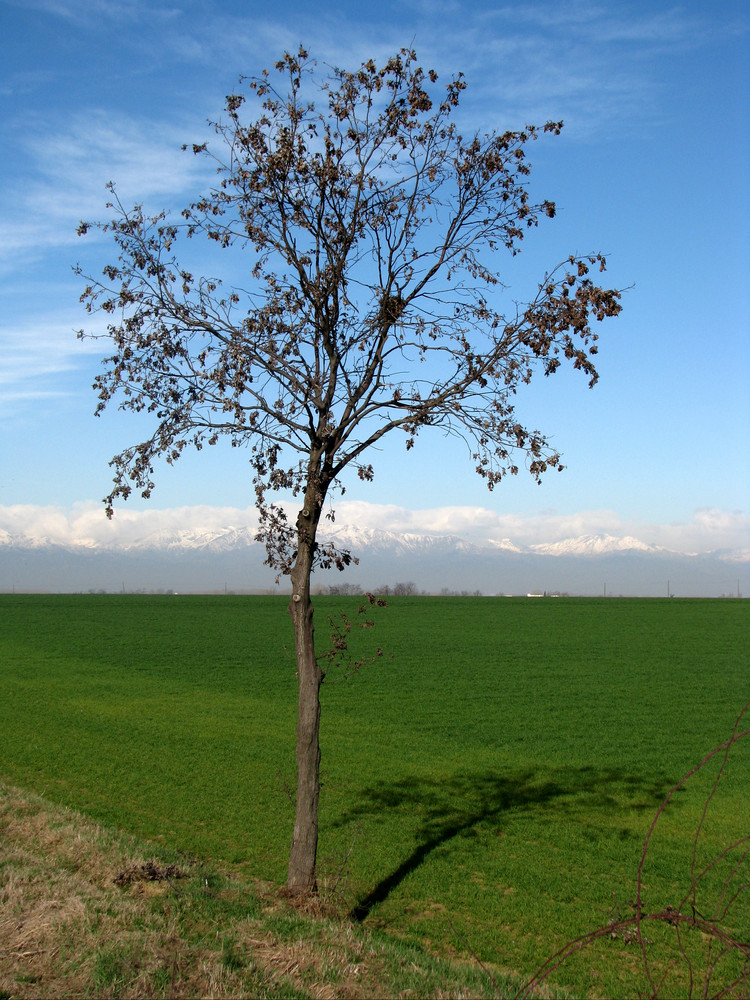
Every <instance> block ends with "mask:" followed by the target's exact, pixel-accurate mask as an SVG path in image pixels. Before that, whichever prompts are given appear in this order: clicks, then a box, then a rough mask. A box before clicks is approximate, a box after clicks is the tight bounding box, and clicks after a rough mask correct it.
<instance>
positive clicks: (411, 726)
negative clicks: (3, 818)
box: [0, 595, 750, 996]
mask: <svg viewBox="0 0 750 1000" xmlns="http://www.w3.org/2000/svg"><path fill="white" fill-rule="evenodd" d="M357 604H358V602H357V600H356V599H349V598H346V599H342V598H319V599H317V602H316V607H317V611H316V624H317V628H318V635H319V638H320V640H321V645H322V644H324V642H325V638H326V633H327V628H326V626H327V621H326V619H327V616H328V615H329V614H333V613H335V612H336V610H337V609H338V608H340V607H344V608H346V609H347V611H348V613H350V614H351V615H352V617H356V607H357ZM749 640H750V604H748V602H744V601H729V600H724V601H718V600H717V601H708V600H706V601H702V600H694V601H692V600H691V601H683V600H672V601H668V600H663V601H660V600H605V599H598V600H597V599H591V600H584V599H571V600H567V599H556V600H534V601H532V600H520V599H519V600H517V599H513V600H511V599H494V598H467V599H461V598H400V599H398V598H392V599H391V600H390V603H389V607H388V608H387V609H384V610H382V611H380V612H379V613H378V615H377V622H376V626H375V628H373V629H368V630H363V631H359V630H357V631H356V635H355V639H354V641H353V646H356V644H361V651H362V652H363V653H367V652H368V650H369V649H371V648H374V647H375V646H381V647H382V648H383V649H384V651H385V653H386V654H387V655H386V656H384V657H382V658H380V659H378V660H377V661H376V662H374V663H370V664H366V665H365V666H364V667H363V668H362V670H361V671H360V672H359V673H357V674H355V675H354V676H352V677H350V678H349V679H348V680H345V679H344V678H343V671H342V670H341V669H338V668H334V669H332V670H331V671H330V673H329V677H328V679H327V680H326V683H325V684H324V688H323V693H322V700H323V717H322V718H323V721H322V736H321V743H322V776H323V792H322V797H321V840H320V851H319V857H320V869H321V882H322V884H323V886H324V888H325V889H326V890H327V891H330V892H333V891H334V889H335V895H336V899H337V900H338V901H339V903H340V905H341V906H342V907H345V908H349V909H351V910H353V911H354V912H355V913H356V915H357V916H358V917H360V918H363V919H364V920H365V923H366V924H369V925H371V926H372V927H375V928H377V927H382V928H387V929H389V930H390V931H393V932H395V933H398V934H400V935H403V936H405V937H407V938H412V939H414V940H418V941H419V942H420V943H422V944H426V945H427V946H428V947H431V948H433V949H434V950H435V951H437V952H440V953H446V954H451V953H460V954H465V953H467V951H468V948H469V947H470V948H471V950H472V951H473V952H474V953H475V954H476V956H478V957H479V958H481V959H482V960H487V961H491V962H494V963H496V964H497V965H499V966H502V967H506V968H509V969H513V970H518V971H521V972H525V973H531V972H533V971H534V969H535V968H536V967H537V966H538V965H540V964H541V962H542V961H543V960H544V959H545V958H546V957H547V956H548V955H549V954H551V953H552V952H553V951H555V950H556V948H558V947H560V946H562V945H563V944H564V943H565V942H566V941H567V940H569V939H571V938H573V937H575V936H576V935H578V934H580V933H583V932H584V931H586V930H589V929H591V928H593V927H595V926H598V925H601V924H604V923H606V922H607V920H608V919H609V918H610V917H611V916H612V914H613V913H614V912H616V911H618V910H619V911H621V912H624V911H625V910H626V909H627V905H628V902H629V901H630V900H631V899H632V898H633V896H634V893H635V876H636V870H637V866H638V862H639V859H640V855H641V850H642V846H643V841H644V837H645V835H646V832H647V830H648V828H649V825H650V823H651V820H652V818H653V815H654V812H655V810H656V808H657V806H658V804H659V803H660V802H661V800H662V799H663V797H664V795H665V794H666V792H667V791H668V790H669V788H670V787H671V786H672V785H673V784H674V783H675V782H676V781H677V780H679V779H680V778H681V777H682V776H683V775H684V774H685V773H686V772H687V771H688V770H689V769H690V768H691V767H692V766H693V765H695V764H697V763H698V762H699V761H700V760H701V759H702V758H703V756H704V755H705V754H706V753H707V752H708V751H709V750H711V749H712V748H713V747H714V746H715V745H716V744H718V743H720V742H722V741H723V740H724V739H726V738H727V737H728V736H729V735H730V734H731V731H732V726H733V724H734V721H735V718H736V716H737V714H738V712H739V710H740V709H741V707H742V705H743V704H744V702H745V701H746V700H747V699H748V697H750V642H749ZM295 713H296V680H295V668H294V661H293V656H292V652H291V627H290V623H289V619H288V615H287V613H286V602H285V600H284V599H280V598H262V597H174V596H167V597H129V596H33V597H32V596H11V595H5V596H1V597H0V733H2V736H1V737H0V747H1V748H0V777H1V778H2V779H3V780H5V781H7V782H9V783H12V784H15V785H23V786H25V787H27V788H30V789H32V790H34V791H36V792H38V793H39V794H42V795H44V796H46V797H47V798H48V799H51V800H53V801H57V802H60V803H64V804H66V805H69V806H72V807H75V808H77V809H80V810H82V811H83V812H85V813H86V814H87V815H89V816H91V817H92V818H95V819H98V820H100V821H103V822H105V823H107V824H111V825H115V826H118V827H121V828H123V829H125V830H128V831H130V832H132V833H134V834H136V835H138V836H141V837H145V838H148V839H150V840H152V841H155V842H157V843H162V844H165V845H169V846H170V847H174V848H176V849H178V850H180V851H184V852H188V853H192V854H197V855H199V856H201V857H209V858H211V859H212V860H214V861H215V862H218V863H221V864H224V865H226V866H227V867H232V868H233V870H234V871H236V872H238V873H241V874H243V875H245V876H247V877H249V878H256V879H263V880H269V881H272V882H283V880H284V875H285V864H286V854H287V850H288V841H289V838H290V835H291V827H292V822H293V808H292V804H291V794H292V792H293V786H294V776H295V766H294V737H295ZM748 743H750V740H745V741H744V742H741V743H739V744H737V745H736V746H735V748H734V749H733V753H732V757H731V759H730V762H729V765H728V766H727V768H726V770H725V772H724V775H723V777H722V781H721V783H720V786H719V789H718V791H717V794H716V795H715V797H714V799H713V800H712V803H711V809H710V811H709V814H708V819H707V821H706V823H705V824H704V828H703V832H702V836H701V840H700V843H699V848H698V857H697V864H698V866H699V867H700V866H701V865H704V864H706V863H707V862H708V861H709V860H710V859H712V858H714V857H715V856H716V855H718V853H719V852H720V851H721V850H722V849H723V847H726V846H728V845H729V844H730V843H731V842H733V841H734V840H735V839H736V838H737V837H739V836H743V835H747V834H748V832H750V806H749V805H748V803H749V802H750V795H748V791H749V790H750V767H748V764H749V763H750V746H748V745H747V744H748ZM715 774H716V765H715V764H712V765H711V766H710V767H707V768H705V769H704V770H703V771H701V772H700V774H699V775H697V776H696V778H695V779H694V780H693V781H692V782H691V783H690V785H689V786H688V788H687V789H686V790H685V791H684V792H681V793H680V794H679V795H677V796H676V797H675V800H674V802H673V804H672V805H671V806H670V808H669V810H668V811H667V813H666V814H665V815H664V816H663V818H662V820H661V821H660V824H659V826H658V827H657V831H656V834H655V836H654V839H653V842H652V845H651V850H650V852H649V858H648V861H647V864H646V867H645V869H644V898H645V899H646V903H647V905H648V906H649V907H650V908H656V907H661V906H664V905H666V904H667V903H669V902H671V901H676V900H677V899H679V897H681V895H682V894H683V892H684V890H685V888H686V887H687V885H688V884H689V873H690V864H691V855H692V836H693V833H694V831H695V829H696V827H697V824H698V822H699V820H700V816H701V809H702V807H703V803H704V801H705V799H706V796H707V795H708V793H709V791H710V788H711V784H712V781H713V779H714V777H715ZM746 869H747V862H745V881H746V882H747V881H748V880H747V877H746V876H747V871H746ZM714 871H715V875H716V877H715V878H714V879H713V887H708V889H706V890H704V889H702V890H701V891H706V892H707V893H708V895H709V896H710V894H711V892H714V893H720V891H721V886H722V884H723V879H724V876H725V872H724V870H723V869H722V868H721V866H717V868H716V869H715V870H714ZM717 898H718V897H717ZM714 902H715V900H714ZM705 905H706V906H710V905H713V903H712V901H711V900H710V899H707V900H706V901H705ZM731 919H732V920H733V921H734V923H733V925H732V926H733V928H734V930H735V931H736V932H737V933H739V934H744V935H745V940H747V938H748V936H749V935H750V906H748V900H747V898H746V895H745V896H741V897H740V898H739V900H738V901H737V902H736V903H735V905H734V907H733V909H732V911H731ZM639 975H640V973H639V972H638V954H637V953H636V949H635V948H633V947H628V946H626V945H625V944H623V942H622V941H621V940H619V939H618V940H605V941H604V942H603V943H601V944H600V945H598V946H597V947H596V949H589V950H587V951H585V952H583V953H581V954H580V955H577V956H575V957H574V958H573V959H571V960H570V961H569V962H568V963H566V965H565V966H564V967H563V968H562V969H561V970H559V971H558V973H556V974H555V977H554V981H557V982H560V983H563V984H567V985H570V986H571V987H572V988H573V989H574V990H575V991H576V992H577V993H578V994H580V995H583V994H584V992H589V993H591V994H592V995H599V996H628V995H632V994H633V990H634V987H635V986H636V985H638V983H639V982H640V980H638V979H637V977H638V976H639ZM675 975H677V976H678V978H677V979H675V984H676V985H675V986H674V990H675V991H676V992H675V993H674V994H671V995H678V996H679V995H681V993H680V988H682V989H683V993H684V983H683V984H682V987H680V980H679V974H678V973H675ZM670 981H671V980H668V981H667V984H665V992H664V995H670V994H669V992H668V989H669V982H670Z"/></svg>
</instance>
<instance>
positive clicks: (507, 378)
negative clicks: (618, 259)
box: [79, 48, 621, 887]
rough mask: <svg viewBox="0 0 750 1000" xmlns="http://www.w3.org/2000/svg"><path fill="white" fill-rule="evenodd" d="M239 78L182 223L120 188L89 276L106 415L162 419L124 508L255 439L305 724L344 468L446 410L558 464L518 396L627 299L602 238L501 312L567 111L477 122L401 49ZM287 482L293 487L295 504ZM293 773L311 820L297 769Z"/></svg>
mask: <svg viewBox="0 0 750 1000" xmlns="http://www.w3.org/2000/svg"><path fill="white" fill-rule="evenodd" d="M241 84H242V87H241V88H240V89H241V91H242V92H238V93H234V94H231V95H229V96H228V97H227V99H226V103H225V111H224V115H223V117H222V118H220V119H219V120H217V121H216V122H215V123H213V129H214V132H215V135H216V140H217V141H216V143H215V144H214V143H213V142H212V143H210V144H206V143H201V144H196V145H193V146H192V147H190V146H188V147H186V149H187V150H188V152H189V151H190V150H191V149H192V152H193V153H194V154H195V155H197V156H207V157H209V158H211V159H212V160H213V161H214V163H215V166H216V170H217V174H216V176H217V182H216V184H215V185H214V186H213V187H212V188H211V190H209V191H208V193H206V194H205V195H204V196H202V197H200V198H198V199H197V200H196V201H195V202H193V203H192V204H190V205H189V206H188V207H187V208H185V209H184V211H183V212H182V215H181V216H180V217H179V219H172V218H171V217H169V216H168V215H167V214H166V213H161V214H158V215H155V216H149V215H147V214H145V213H144V211H143V208H142V207H141V206H136V207H134V208H132V209H127V208H126V207H125V206H124V205H123V204H122V203H121V201H120V200H119V198H118V197H117V195H116V192H115V189H114V187H112V193H113V197H112V201H111V202H110V204H109V206H108V207H109V208H111V209H113V210H114V218H113V219H112V221H109V222H107V223H104V224H98V225H99V227H100V228H101V229H103V230H104V231H105V232H107V233H109V234H111V236H112V238H113V239H114V242H115V245H116V247H117V251H118V257H117V261H116V262H115V263H113V264H110V265H108V266H107V267H105V268H104V271H103V277H97V278H92V277H88V278H87V279H86V280H87V285H86V288H85V290H84V292H83V295H82V301H83V302H84V303H85V305H86V308H87V309H88V310H89V311H92V310H96V309H101V310H103V311H104V312H105V313H106V314H107V316H108V318H109V323H108V328H107V334H106V335H107V337H108V338H109V340H110V341H111V343H112V345H113V352H112V353H111V354H110V356H109V357H107V358H106V360H105V370H104V372H103V373H102V374H100V375H99V376H98V377H97V379H96V384H95V388H96V391H97V392H98V395H99V403H98V407H97V412H101V411H102V410H103V409H104V408H105V407H107V406H108V405H109V404H110V403H112V402H114V401H117V403H118V405H119V406H120V408H122V409H125V410H131V411H134V412H145V413H147V414H150V415H152V417H153V433H152V434H151V435H150V436H149V437H148V438H147V439H146V440H144V441H142V442H140V443H138V444H136V445H134V446H132V447H128V448H126V449H125V450H123V451H122V452H120V453H119V454H118V455H116V456H115V458H114V459H113V462H112V464H113V467H114V471H115V479H114V488H113V489H112V491H111V493H110V494H109V496H108V497H107V499H106V503H107V509H108V512H109V514H110V515H111V513H112V510H113V504H114V503H115V501H116V500H118V499H125V498H127V497H128V495H129V494H130V493H131V491H132V490H133V489H137V490H138V491H140V492H141V494H142V495H143V496H144V497H148V496H150V494H151V491H152V489H153V488H154V465H155V462H156V460H157V459H159V458H166V459H167V461H169V462H174V461H176V460H177V459H178V458H179V457H180V455H181V453H182V452H183V450H184V449H185V448H186V447H194V448H198V449H200V448H202V447H203V446H204V445H206V444H208V445H211V444H215V443H216V442H217V441H218V440H219V438H220V437H221V436H226V437H228V438H229V440H230V441H231V443H232V445H236V446H247V448H248V449H249V457H250V461H251V463H252V468H253V472H254V483H255V491H256V499H257V503H258V507H259V510H260V515H261V528H260V534H259V538H260V539H261V540H262V541H263V542H264V543H265V546H266V552H267V560H268V562H269V563H270V564H271V565H272V566H274V567H275V568H276V569H277V570H278V571H279V572H280V573H282V574H289V575H290V576H291V580H292V588H293V595H292V602H291V604H290V610H291V612H292V617H293V619H294V621H295V634H296V637H297V658H298V666H299V670H300V726H301V727H302V728H304V726H303V722H302V717H303V709H302V703H303V694H302V692H303V688H304V687H305V683H306V682H305V680H304V677H307V676H308V674H309V677H310V685H311V687H310V690H309V691H308V696H309V697H312V695H311V693H310V692H311V691H312V688H315V691H316V692H317V687H315V685H316V684H317V686H318V687H319V684H320V680H321V679H322V671H321V668H320V664H319V662H318V659H319V658H317V657H316V654H315V650H314V640H313V631H312V609H311V606H310V573H311V572H312V570H313V568H314V566H316V565H318V566H323V567H330V566H332V565H336V566H338V567H339V568H343V567H344V566H345V565H346V564H347V563H348V562H349V561H350V558H351V557H350V554H349V553H348V552H337V551H336V550H335V549H334V548H333V547H332V546H330V545H326V544H320V543H319V539H318V526H319V521H320V518H321V514H322V512H323V505H324V501H325V500H326V498H327V497H329V496H330V493H331V491H332V489H334V488H335V487H336V486H337V485H338V484H340V483H341V476H342V473H343V472H344V470H346V469H354V470H356V472H357V474H358V475H359V477H360V478H361V479H362V480H370V479H372V477H373V475H374V468H373V465H372V463H371V461H370V451H371V449H372V446H373V445H375V444H376V443H377V442H379V441H381V439H383V438H384V437H385V436H386V435H388V434H391V432H400V434H401V435H403V437H402V442H403V446H404V447H405V448H406V449H407V450H408V449H411V448H412V447H413V446H414V445H415V443H416V440H417V438H418V436H419V434H420V433H421V432H422V431H424V430H425V429H426V428H434V427H439V428H442V429H443V430H444V431H446V432H448V433H451V434H457V435H460V436H461V437H462V438H463V439H464V440H465V441H466V442H467V443H468V445H469V448H470V453H471V456H472V461H473V465H474V467H475V469H476V472H477V473H478V474H479V475H480V476H481V477H482V478H483V479H484V480H485V481H486V483H487V485H488V487H489V488H490V489H493V488H494V487H495V486H496V485H497V484H498V483H499V482H500V481H501V480H502V478H503V477H504V476H506V475H508V474H516V473H518V471H519V469H520V468H521V467H523V466H524V465H525V467H526V468H527V469H528V471H529V472H530V474H531V475H532V476H533V477H534V478H536V479H537V480H539V479H540V478H541V477H542V475H543V474H544V473H545V472H546V471H547V470H548V469H551V468H560V456H559V454H558V453H557V451H556V450H554V449H553V448H552V447H551V446H550V443H549V441H548V439H547V437H545V436H544V435H543V434H542V433H540V432H539V431H536V430H533V429H531V428H530V427H528V426H526V425H525V424H524V423H522V422H521V420H520V419H519V417H518V416H517V414H516V409H515V397H516V393H517V391H518V390H519V388H520V387H521V386H522V385H524V384H526V383H528V382H530V380H531V379H532V377H533V376H534V375H535V374H537V373H541V374H544V375H546V376H549V375H552V374H553V373H554V372H555V371H556V370H557V369H558V368H559V367H560V365H561V364H563V363H569V364H570V365H572V366H573V367H574V368H576V369H579V370H580V371H581V372H582V373H583V375H584V376H585V378H586V379H587V380H588V383H589V385H593V384H594V383H595V382H596V380H597V372H596V368H595V363H594V359H595V355H596V352H597V339H598V338H597V333H596V332H595V331H594V330H593V329H592V324H593V323H598V322H599V321H601V320H603V319H605V318H606V317H611V316H616V315H617V314H618V313H619V312H620V308H621V307H620V295H619V292H618V291H617V290H615V289H607V288H603V287H600V286H599V285H597V284H596V283H595V280H594V278H593V277H592V269H593V270H594V272H595V273H596V272H597V271H599V272H601V271H604V270H605V260H604V258H603V257H602V255H601V254H599V253H591V254H588V255H586V256H577V255H571V256H569V257H568V258H566V259H565V260H563V261H561V262H560V263H558V264H556V265H555V266H554V267H552V268H551V269H550V270H549V271H548V272H547V273H545V274H543V275H541V276H540V280H539V282H538V286H537V288H536V289H535V291H534V293H533V295H531V296H530V297H529V299H528V300H527V301H525V302H523V303H519V302H513V303H512V304H511V305H510V307H509V308H508V307H507V305H506V306H505V307H504V310H505V311H502V307H503V305H504V299H505V296H503V295H502V294H501V293H502V290H503V261H504V260H505V259H506V255H507V254H510V255H516V254H517V253H518V252H519V251H520V249H521V246H522V243H523V240H524V238H525V236H526V234H527V233H528V232H529V231H530V230H532V229H534V228H535V227H536V226H537V225H538V224H539V222H540V220H541V219H545V218H549V219H551V218H553V217H554V215H555V204H554V202H552V201H549V200H539V201H534V200H533V199H532V197H531V195H530V193H529V188H528V185H529V176H530V167H529V164H528V161H527V148H528V146H529V144H530V143H531V142H533V141H535V140H536V139H537V138H538V137H539V136H540V135H542V134H544V133H550V134H552V135H557V134H559V132H560V130H561V128H562V122H548V123H547V124H546V125H544V126H542V127H540V128H539V127H536V126H533V125H527V126H525V127H524V128H522V129H520V130H518V131H505V132H502V133H496V132H488V133H486V134H479V133H472V134H470V135H467V136H464V135H462V134H461V132H460V131H459V129H458V126H457V124H456V120H455V118H456V112H457V109H458V105H459V99H460V96H461V93H462V91H463V90H464V88H465V81H464V79H463V77H462V76H461V75H459V76H457V77H455V78H453V79H451V80H449V81H448V83H447V85H444V86H442V87H441V86H439V84H438V78H437V74H436V73H435V72H434V71H429V72H424V71H423V70H422V69H421V68H420V67H419V65H418V63H417V57H416V54H415V53H414V52H413V51H411V50H407V49H403V50H401V52H400V53H399V54H397V55H395V56H393V57H392V58H391V59H389V60H388V61H387V62H386V63H385V64H384V65H382V66H381V67H378V66H376V64H375V63H374V62H373V61H368V62H366V63H363V64H362V65H361V66H360V67H359V69H357V70H354V71H348V70H343V69H336V68H333V69H325V70H322V71H321V70H320V69H319V68H318V67H317V65H316V63H315V62H314V61H312V60H311V59H310V57H309V56H308V53H307V52H306V51H305V50H304V49H302V48H300V50H299V52H297V53H296V54H290V53H286V54H285V55H284V56H283V58H282V59H280V60H279V62H277V63H276V66H275V70H273V71H263V73H262V74H261V75H260V76H259V77H257V78H243V79H242V80H241ZM91 225H92V224H91V223H81V226H80V229H79V231H80V232H81V233H85V232H86V231H87V230H88V229H89V228H90V227H91ZM201 237H204V238H206V239H208V240H209V241H211V242H212V243H213V244H215V245H216V246H217V247H218V248H223V249H226V250H227V251H228V252H231V253H232V255H233V256H232V260H233V261H234V260H235V259H236V256H235V255H236V254H240V255H241V259H242V260H243V261H244V264H243V270H242V278H241V279H240V280H237V281H232V282H231V283H227V284H225V283H222V281H221V280H220V279H219V278H218V277H206V276H196V275H195V274H193V273H191V271H190V270H189V269H188V267H187V265H186V264H185V263H184V258H183V262H181V260H180V257H179V255H178V248H179V247H180V246H182V243H181V241H184V240H191V239H192V240H196V239H198V238H201ZM277 495H280V496H282V497H287V498H288V497H290V496H291V497H294V496H299V497H300V498H301V500H300V503H301V508H300V511H299V514H298V516H297V519H296V522H292V521H290V520H289V519H288V518H287V516H286V513H285V509H284V507H283V506H282V505H281V504H280V503H279V502H274V497H275V496H277ZM304 664H306V666H304V669H303V665H304ZM316 698H317V693H316ZM317 711H318V714H319V705H318V708H317ZM313 721H314V720H313ZM311 724H312V723H311ZM300 732H301V730H298V761H299V759H300V738H301V737H300ZM305 739H308V740H309V741H311V742H310V745H311V746H312V742H315V743H316V741H317V730H315V733H314V739H313V735H312V730H310V732H307V736H306V737H305ZM316 746H317V743H316ZM311 752H312V751H311ZM318 754H319V751H318ZM308 777H310V776H309V775H308ZM310 780H311V781H312V778H310ZM299 781H300V786H299V788H298V823H299V799H300V796H301V795H302V791H301V789H302V785H303V784H304V782H303V778H302V771H301V770H300V773H299ZM313 791H314V790H313ZM311 794H313V793H312V792H311ZM315 813H316V815H317V798H316V797H315ZM296 836H297V829H296V828H295V837H296ZM315 836H316V837H317V832H316V834H315ZM304 878H306V879H307V883H306V884H307V885H308V887H309V886H310V885H312V884H313V881H314V879H313V876H312V874H311V872H310V871H309V870H308V871H307V874H306V875H305V876H304V877H302V876H300V881H298V882H295V883H294V884H302V883H303V882H304ZM292 882H293V880H292V875H291V867H290V885H291V884H292Z"/></svg>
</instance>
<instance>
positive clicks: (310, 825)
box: [287, 489, 323, 893]
mask: <svg viewBox="0 0 750 1000" xmlns="http://www.w3.org/2000/svg"><path fill="white" fill-rule="evenodd" d="M311 493H312V491H311V490H310V489H308V490H307V493H306V498H305V507H304V509H303V510H302V511H300V514H299V517H298V518H297V534H298V549H297V558H296V560H295V564H294V568H293V569H292V572H291V582H292V597H291V600H290V602H289V613H290V615H291V616H292V622H293V623H294V642H295V652H296V656H297V676H298V680H299V700H298V712H297V798H296V814H295V821H294V833H293V835H292V847H291V850H290V852H289V872H288V877H287V888H288V889H290V890H291V891H293V892H295V893H314V892H316V891H317V882H316V875H315V863H316V858H317V853H318V799H319V797H320V739H319V737H320V685H321V682H322V680H323V671H322V670H321V668H320V665H319V664H318V662H317V660H316V658H315V634H314V628H313V606H312V601H311V600H310V574H311V572H312V565H313V556H314V551H315V536H316V533H317V526H318V519H319V517H320V498H319V497H318V496H314V497H313V496H311Z"/></svg>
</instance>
